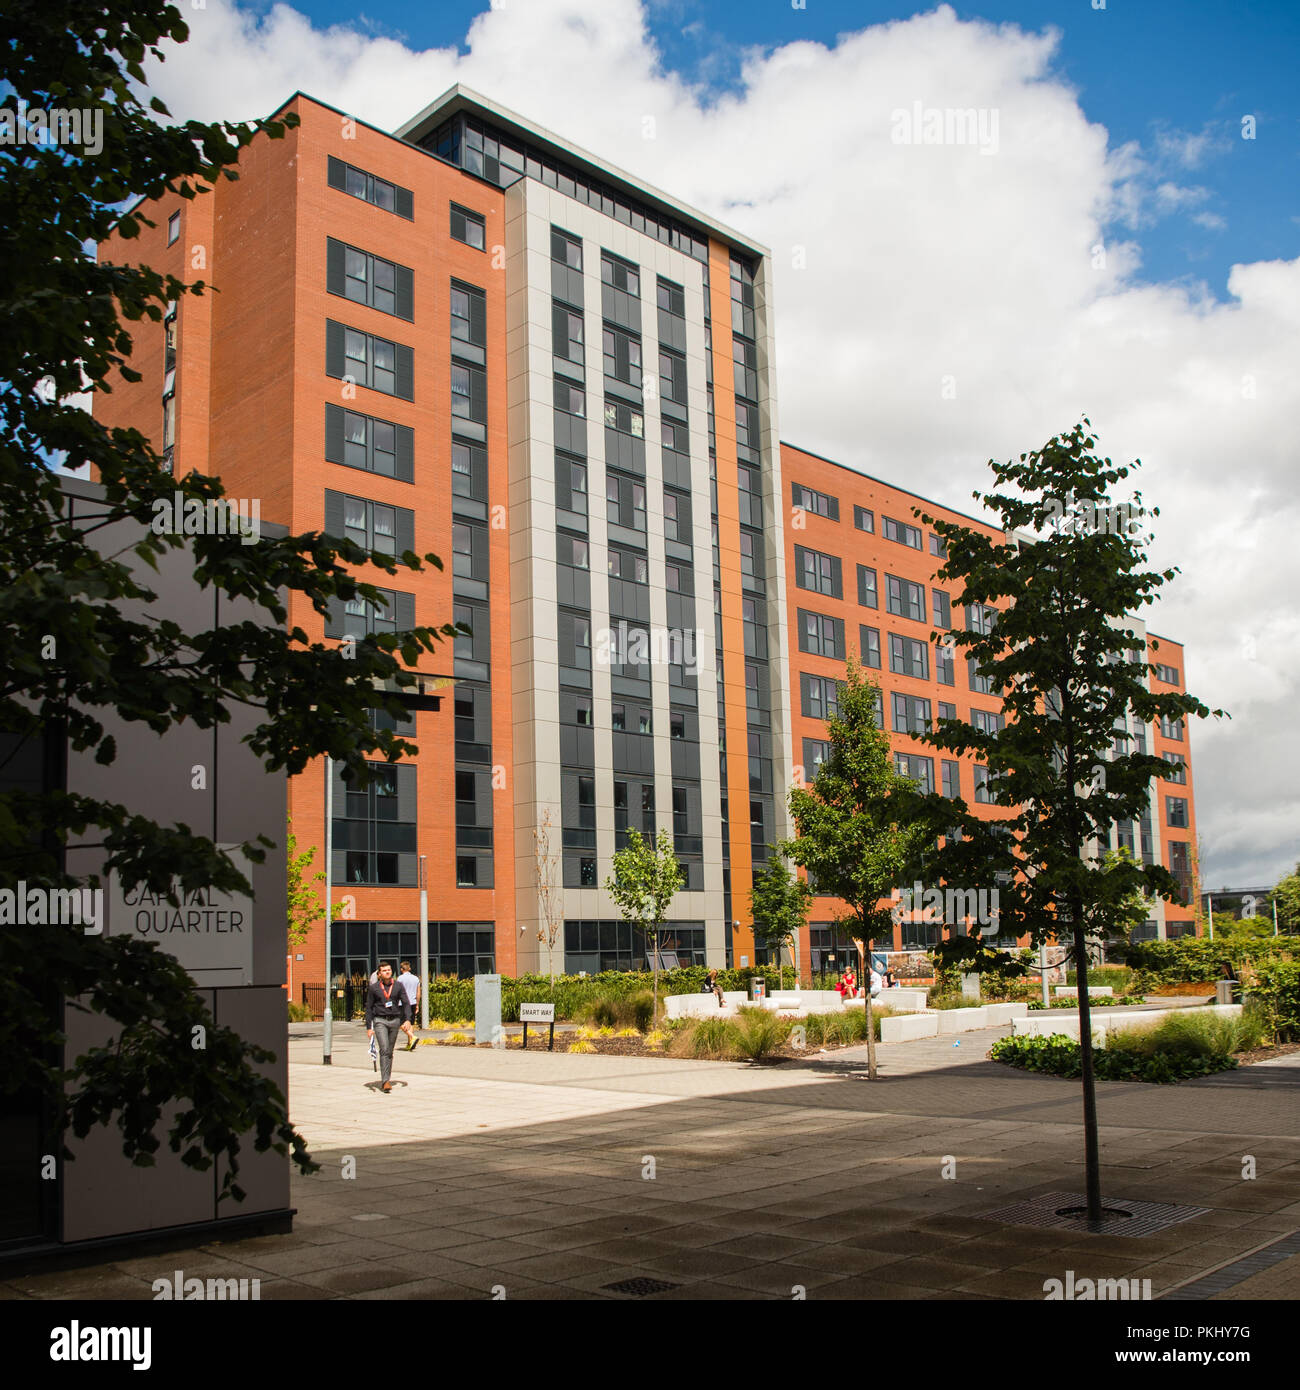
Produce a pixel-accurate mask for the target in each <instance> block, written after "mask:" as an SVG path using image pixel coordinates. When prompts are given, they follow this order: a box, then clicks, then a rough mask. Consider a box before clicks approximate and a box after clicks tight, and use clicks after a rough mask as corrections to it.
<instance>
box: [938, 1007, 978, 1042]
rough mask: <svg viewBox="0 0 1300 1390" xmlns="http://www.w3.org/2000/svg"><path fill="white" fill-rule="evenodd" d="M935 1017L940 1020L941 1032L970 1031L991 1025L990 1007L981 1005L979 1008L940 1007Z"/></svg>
mask: <svg viewBox="0 0 1300 1390" xmlns="http://www.w3.org/2000/svg"><path fill="white" fill-rule="evenodd" d="M935 1017H936V1018H937V1019H938V1020H939V1032H940V1034H941V1035H942V1034H944V1033H969V1032H970V1031H971V1030H972V1029H975V1028H987V1027H988V1026H989V1016H988V1009H987V1008H986V1007H985V1006H984V1005H980V1007H979V1008H977V1009H940V1010H938V1011H937V1012H936V1014H935Z"/></svg>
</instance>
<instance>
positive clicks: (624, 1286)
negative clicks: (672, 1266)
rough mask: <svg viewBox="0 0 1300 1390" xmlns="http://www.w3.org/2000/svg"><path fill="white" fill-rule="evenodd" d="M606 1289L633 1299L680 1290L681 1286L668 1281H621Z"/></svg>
mask: <svg viewBox="0 0 1300 1390" xmlns="http://www.w3.org/2000/svg"><path fill="white" fill-rule="evenodd" d="M603 1287H604V1288H607V1289H611V1290H612V1291H613V1292H614V1293H626V1294H631V1295H632V1297H633V1298H644V1297H645V1296H646V1294H650V1293H663V1292H664V1291H665V1290H666V1289H679V1288H681V1285H680V1284H674V1283H671V1282H670V1281H669V1280H667V1279H620V1280H619V1281H618V1283H616V1284H605V1285H604V1286H603Z"/></svg>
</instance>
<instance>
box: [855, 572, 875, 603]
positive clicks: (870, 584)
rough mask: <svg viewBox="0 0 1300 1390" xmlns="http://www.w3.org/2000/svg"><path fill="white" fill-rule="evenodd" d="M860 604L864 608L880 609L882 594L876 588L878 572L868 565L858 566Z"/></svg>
mask: <svg viewBox="0 0 1300 1390" xmlns="http://www.w3.org/2000/svg"><path fill="white" fill-rule="evenodd" d="M858 603H859V604H861V605H862V607H863V608H879V607H880V593H879V591H878V589H877V588H876V572H875V570H873V569H871V568H869V567H868V566H867V565H859V566H858Z"/></svg>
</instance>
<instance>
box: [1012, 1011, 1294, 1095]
mask: <svg viewBox="0 0 1300 1390" xmlns="http://www.w3.org/2000/svg"><path fill="white" fill-rule="evenodd" d="M1267 1026H1268V1025H1267V1022H1266V1018H1265V1014H1264V1012H1263V1010H1261V1009H1255V1008H1248V1009H1245V1010H1243V1011H1242V1014H1241V1016H1240V1017H1239V1018H1233V1017H1229V1016H1226V1015H1223V1014H1211V1013H1209V1012H1208V1011H1207V1012H1206V1013H1204V1014H1201V1013H1198V1012H1197V1011H1194V1010H1187V1011H1185V1012H1180V1013H1177V1014H1173V1015H1171V1016H1170V1017H1169V1018H1166V1019H1162V1020H1161V1021H1160V1022H1159V1023H1157V1024H1156V1025H1155V1026H1154V1027H1153V1028H1145V1029H1139V1028H1123V1029H1118V1028H1117V1029H1114V1030H1112V1031H1111V1032H1110V1033H1108V1034H1107V1036H1106V1045H1105V1046H1104V1047H1101V1048H1097V1049H1096V1050H1095V1051H1094V1053H1093V1059H1094V1062H1095V1065H1096V1072H1097V1076H1098V1078H1099V1079H1100V1080H1103V1081H1152V1082H1157V1083H1165V1082H1170V1081H1182V1080H1185V1079H1186V1078H1187V1077H1190V1076H1208V1075H1209V1074H1210V1073H1212V1072H1218V1071H1228V1070H1231V1069H1232V1068H1233V1067H1235V1066H1236V1065H1237V1059H1236V1057H1234V1056H1233V1053H1235V1052H1247V1051H1251V1050H1253V1049H1254V1048H1256V1047H1258V1046H1259V1044H1260V1042H1261V1041H1262V1039H1263V1038H1264V1037H1265V1036H1266V1034H1267ZM989 1056H990V1057H991V1058H992V1059H993V1060H994V1061H995V1062H1003V1063H1005V1064H1006V1065H1007V1066H1012V1067H1020V1068H1021V1069H1022V1070H1024V1071H1036V1072H1043V1073H1046V1074H1047V1075H1050V1076H1063V1077H1075V1076H1079V1075H1080V1074H1081V1073H1082V1070H1083V1065H1082V1061H1081V1052H1080V1048H1079V1044H1078V1043H1077V1042H1075V1040H1074V1039H1073V1038H1068V1037H1066V1036H1065V1034H1064V1033H1053V1034H1052V1035H1051V1036H1050V1037H1046V1038H1034V1037H1025V1036H1019V1037H1008V1038H1000V1039H999V1040H998V1041H997V1042H996V1043H994V1044H993V1047H992V1048H991V1049H990V1051H989Z"/></svg>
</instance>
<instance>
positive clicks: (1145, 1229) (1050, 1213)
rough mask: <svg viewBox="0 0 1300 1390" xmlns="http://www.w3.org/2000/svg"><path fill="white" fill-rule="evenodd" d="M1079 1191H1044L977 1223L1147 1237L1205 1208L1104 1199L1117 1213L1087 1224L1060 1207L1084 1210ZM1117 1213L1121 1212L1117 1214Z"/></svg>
mask: <svg viewBox="0 0 1300 1390" xmlns="http://www.w3.org/2000/svg"><path fill="white" fill-rule="evenodd" d="M1087 1204H1088V1199H1087V1197H1086V1196H1085V1195H1084V1194H1083V1193H1082V1192H1044V1193H1043V1194H1042V1195H1041V1196H1039V1197H1035V1198H1033V1200H1032V1201H1028V1202H1013V1203H1012V1204H1011V1205H1010V1206H1009V1207H998V1209H997V1210H996V1211H985V1212H980V1213H979V1214H978V1215H977V1218H976V1219H977V1220H980V1221H1003V1222H1005V1223H1006V1224H1007V1225H1008V1226H1037V1227H1039V1228H1040V1229H1042V1230H1049V1231H1087V1232H1089V1233H1090V1234H1092V1235H1099V1236H1149V1235H1154V1234H1155V1233H1156V1232H1157V1231H1164V1230H1167V1229H1168V1228H1169V1227H1170V1226H1177V1225H1179V1224H1180V1223H1182V1222H1184V1221H1191V1220H1192V1219H1193V1218H1195V1217H1197V1216H1204V1215H1205V1214H1206V1213H1207V1212H1208V1211H1209V1210H1210V1209H1209V1207H1180V1206H1175V1205H1174V1204H1173V1203H1170V1202H1130V1201H1127V1200H1126V1199H1123V1198H1107V1199H1106V1203H1105V1205H1106V1207H1107V1208H1110V1209H1111V1210H1112V1211H1114V1210H1115V1209H1116V1208H1118V1212H1116V1213H1115V1214H1114V1215H1107V1216H1105V1217H1103V1219H1102V1220H1101V1221H1088V1220H1086V1219H1085V1218H1084V1217H1082V1216H1062V1215H1061V1214H1060V1211H1061V1208H1062V1207H1086V1206H1087ZM1119 1213H1123V1215H1120V1214H1119Z"/></svg>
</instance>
